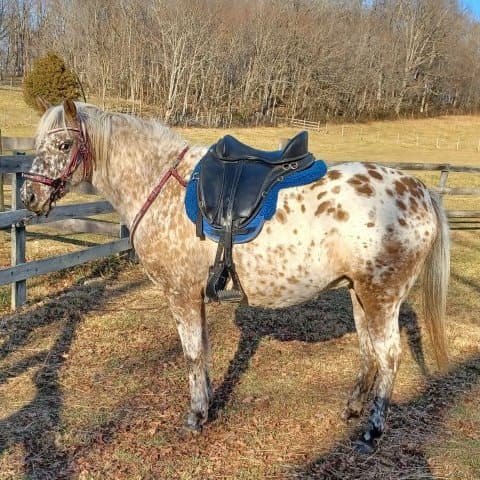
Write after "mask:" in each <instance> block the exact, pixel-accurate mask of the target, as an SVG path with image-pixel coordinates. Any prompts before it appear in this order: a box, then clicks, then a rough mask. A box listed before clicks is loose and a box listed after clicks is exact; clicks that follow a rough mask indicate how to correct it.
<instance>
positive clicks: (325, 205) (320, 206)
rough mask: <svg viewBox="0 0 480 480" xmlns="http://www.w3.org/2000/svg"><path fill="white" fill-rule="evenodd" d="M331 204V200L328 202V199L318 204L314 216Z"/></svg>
mask: <svg viewBox="0 0 480 480" xmlns="http://www.w3.org/2000/svg"><path fill="white" fill-rule="evenodd" d="M331 205H332V202H330V201H326V202H322V203H321V204H320V205H319V206H318V208H317V210H315V216H316V217H318V216H319V215H321V214H322V213H324V212H325V210H327V208H328V207H330V206H331Z"/></svg>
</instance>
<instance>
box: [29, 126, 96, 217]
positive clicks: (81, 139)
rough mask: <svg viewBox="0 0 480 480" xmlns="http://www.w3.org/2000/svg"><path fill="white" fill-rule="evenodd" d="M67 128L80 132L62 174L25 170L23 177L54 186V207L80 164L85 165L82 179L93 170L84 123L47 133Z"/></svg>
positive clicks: (52, 198) (53, 131)
mask: <svg viewBox="0 0 480 480" xmlns="http://www.w3.org/2000/svg"><path fill="white" fill-rule="evenodd" d="M65 130H68V131H70V132H75V133H78V139H77V142H76V144H75V146H74V148H73V149H72V152H71V154H70V161H69V162H68V164H67V166H66V167H65V168H64V169H63V170H62V171H61V172H60V175H59V176H58V177H57V178H51V177H47V176H46V175H41V174H39V173H31V172H25V173H24V174H23V177H24V178H25V179H26V180H30V181H32V182H37V183H41V184H43V185H47V186H48V187H51V188H52V193H51V194H50V203H49V208H51V207H52V204H53V203H55V202H56V201H57V200H59V199H60V198H62V197H63V196H64V195H65V193H66V190H65V186H66V184H67V182H68V181H69V180H70V179H71V178H72V176H73V174H74V173H75V172H76V170H77V169H78V167H79V166H80V164H81V165H82V166H83V173H82V181H83V180H90V179H91V176H92V172H93V163H92V151H91V148H90V141H89V137H88V134H87V132H86V130H85V126H84V124H83V123H81V124H80V128H76V127H63V128H54V129H53V130H49V131H48V132H47V134H50V133H58V132H64V131H65Z"/></svg>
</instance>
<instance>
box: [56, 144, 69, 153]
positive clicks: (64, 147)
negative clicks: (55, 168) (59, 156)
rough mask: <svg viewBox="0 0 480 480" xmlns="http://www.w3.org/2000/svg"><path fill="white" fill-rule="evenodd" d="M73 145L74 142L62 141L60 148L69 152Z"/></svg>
mask: <svg viewBox="0 0 480 480" xmlns="http://www.w3.org/2000/svg"><path fill="white" fill-rule="evenodd" d="M71 146H72V142H62V143H61V144H60V145H59V146H58V149H59V150H60V151H61V152H68V151H69V150H70V147H71Z"/></svg>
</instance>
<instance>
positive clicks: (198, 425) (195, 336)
mask: <svg viewBox="0 0 480 480" xmlns="http://www.w3.org/2000/svg"><path fill="white" fill-rule="evenodd" d="M177 300H178V301H177ZM171 311H172V314H173V317H174V319H175V322H176V324H177V330H178V334H179V336H180V340H181V342H182V348H183V353H184V356H185V360H186V362H187V367H188V380H189V386H190V409H189V411H188V414H187V419H186V422H185V427H186V428H187V429H188V430H190V431H192V432H199V431H200V430H201V429H202V425H203V424H204V423H205V422H206V421H207V419H208V408H209V405H210V401H211V399H212V384H211V382H210V377H209V375H208V358H209V342H208V332H207V325H206V318H205V307H204V303H203V300H198V301H196V302H194V303H193V304H192V302H191V301H190V305H188V303H186V302H185V300H184V299H182V300H180V299H174V300H173V301H172V302H171Z"/></svg>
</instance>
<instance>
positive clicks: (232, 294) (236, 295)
mask: <svg viewBox="0 0 480 480" xmlns="http://www.w3.org/2000/svg"><path fill="white" fill-rule="evenodd" d="M226 236H227V241H226V242H225V241H224V240H225V239H226V238H225V237H226ZM229 280H232V288H230V289H228V290H227V289H226V288H225V287H226V286H227V284H228V281H229ZM211 301H217V302H228V303H240V304H241V305H248V299H247V296H246V295H245V292H244V291H243V288H242V285H241V283H240V279H239V278H238V275H237V272H236V270H235V265H234V264H233V260H232V244H231V240H229V239H228V234H224V235H223V238H222V241H220V242H219V243H218V248H217V254H216V255H215V263H214V264H213V266H212V267H210V271H209V274H208V280H207V286H206V288H205V303H208V302H211Z"/></svg>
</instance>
